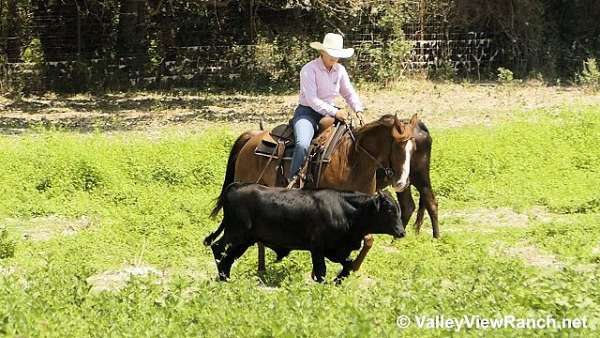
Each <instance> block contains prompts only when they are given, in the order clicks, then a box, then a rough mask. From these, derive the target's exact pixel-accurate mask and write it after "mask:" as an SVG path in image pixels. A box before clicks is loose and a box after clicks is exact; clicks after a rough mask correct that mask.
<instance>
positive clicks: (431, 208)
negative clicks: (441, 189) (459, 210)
mask: <svg viewBox="0 0 600 338" xmlns="http://www.w3.org/2000/svg"><path fill="white" fill-rule="evenodd" d="M419 176H420V177H419V179H417V180H415V182H414V184H415V186H416V187H417V189H418V190H419V195H420V196H419V211H418V212H417V219H416V221H415V228H420V227H421V224H422V223H423V214H424V213H425V209H427V213H428V214H429V218H430V219H431V228H432V230H433V237H434V238H440V228H439V224H438V202H437V200H436V199H435V195H434V194H433V190H432V189H431V181H430V180H429V175H419ZM423 176H425V177H423Z"/></svg>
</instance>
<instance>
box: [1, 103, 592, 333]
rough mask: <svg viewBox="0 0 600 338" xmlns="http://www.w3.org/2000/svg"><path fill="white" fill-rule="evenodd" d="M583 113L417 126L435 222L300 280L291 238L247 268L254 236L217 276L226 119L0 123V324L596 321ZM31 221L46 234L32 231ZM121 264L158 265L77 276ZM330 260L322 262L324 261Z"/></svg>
mask: <svg viewBox="0 0 600 338" xmlns="http://www.w3.org/2000/svg"><path fill="white" fill-rule="evenodd" d="M599 113H600V110H598V109H597V108H594V109H591V108H586V109H582V110H570V111H566V110H565V111H561V112H558V113H556V114H555V113H553V114H554V115H550V114H547V113H546V112H544V111H535V112H531V113H530V116H528V117H527V119H526V120H525V119H524V118H523V119H522V120H519V121H515V122H510V123H508V122H506V123H503V124H499V125H495V126H492V127H464V128H463V127H461V128H453V129H443V130H441V129H432V135H433V137H434V153H433V160H432V165H433V167H432V180H433V184H434V188H435V190H436V192H437V194H438V199H439V203H440V220H441V231H442V236H443V237H442V239H441V240H433V239H432V238H431V236H430V234H429V231H426V232H424V233H423V234H421V235H420V236H415V235H414V232H413V231H411V230H412V229H409V235H408V236H407V237H406V238H404V239H402V240H398V241H392V239H391V238H389V237H386V236H380V237H377V239H376V241H375V246H374V248H373V250H372V251H371V253H370V254H369V256H368V257H367V260H366V262H365V264H364V267H363V269H362V271H361V272H360V273H358V274H356V275H353V276H351V277H350V278H349V279H348V280H347V281H346V282H345V283H344V284H343V285H342V286H335V285H333V284H332V283H328V284H325V285H317V284H314V283H312V282H311V281H309V272H310V259H309V255H308V254H307V253H301V252H296V253H293V254H292V255H291V256H290V258H289V259H286V260H285V261H284V262H282V263H279V264H270V265H269V266H268V272H267V274H266V276H265V277H264V281H262V282H261V281H260V280H259V279H258V277H257V276H256V274H255V267H256V249H255V248H253V249H252V250H249V252H248V253H247V254H246V255H245V256H244V257H243V258H242V259H241V260H240V261H239V262H238V263H237V264H236V265H235V266H234V268H233V273H232V276H233V279H232V281H231V282H230V283H218V282H216V281H214V275H215V274H216V273H215V267H214V263H213V260H212V254H211V253H210V250H209V249H207V248H204V247H203V246H202V244H201V240H202V238H203V236H204V235H206V234H207V233H208V232H209V231H211V230H212V229H214V228H215V227H216V225H217V221H213V220H209V219H208V218H207V215H208V213H209V210H210V208H211V206H212V199H213V198H214V197H216V195H217V193H218V191H219V189H220V185H221V183H222V177H223V174H224V167H225V161H226V158H227V154H228V151H229V147H230V145H231V143H232V142H233V140H234V138H235V137H236V135H235V133H233V132H232V131H230V130H228V129H223V128H216V127H213V128H208V129H206V130H203V131H200V132H198V131H195V130H190V129H179V130H177V129H175V128H171V127H169V128H165V129H162V130H161V131H160V132H158V133H143V132H132V131H129V132H115V133H90V134H79V133H73V132H62V131H31V132H28V133H25V134H22V135H16V136H15V135H13V136H1V137H0V149H1V150H0V225H5V226H6V227H7V229H8V237H9V238H12V239H15V240H16V248H14V256H13V257H11V256H12V255H6V257H3V258H2V259H1V260H0V288H1V289H2V290H3V292H2V293H0V335H8V336H18V335H20V336H41V335H44V336H60V337H64V336H90V335H94V336H109V335H111V336H159V335H160V336H182V335H193V336H225V337H233V336H277V337H282V336H283V337H292V336H294V337H295V336H306V337H309V336H310V337H315V336H318V337H324V336H356V337H359V336H361V337H363V336H378V337H379V336H382V337H385V336H400V335H408V336H414V337H423V336H447V335H449V334H450V332H449V331H446V330H439V329H438V330H426V331H425V330H423V329H419V328H417V327H415V326H414V325H413V326H411V327H410V328H408V329H404V330H400V329H399V328H398V327H397V326H396V324H395V322H396V317H397V316H399V315H409V316H411V317H412V316H415V315H430V316H435V315H439V314H443V315H444V316H446V317H462V316H463V315H479V316H481V317H487V318H495V317H501V316H504V315H514V316H516V317H521V318H526V317H539V318H544V317H546V316H553V317H554V318H556V319H562V318H576V317H585V318H587V321H588V326H589V325H596V327H597V326H598V324H600V323H599V322H598V313H600V301H599V300H600V289H599V288H598V282H597V281H598V278H600V268H599V263H600V228H599V227H598V224H599V223H600V194H599V193H598V189H597V187H598V186H600V171H599V167H598V163H600V137H598V136H599V135H600V114H599ZM534 120H535V121H534ZM532 121H533V122H532ZM500 208H504V209H507V210H508V211H507V213H508V216H501V215H500V216H499V215H498V210H500ZM511 215H512V216H511ZM509 216H510V217H509ZM511 217H512V218H511ZM88 220H89V221H88ZM40 228H44V235H45V237H43V238H42V237H40V236H38V237H36V238H34V237H35V236H33V235H32V234H33V233H34V232H35V231H39V230H40ZM424 229H427V230H428V226H427V225H424ZM27 234H28V235H27ZM26 235H27V236H26ZM12 239H11V240H12ZM0 241H1V242H0V243H1V244H0V245H4V244H3V243H6V242H5V235H2V237H0ZM272 260H273V256H272V255H271V254H270V253H269V257H268V261H272ZM127 266H151V267H153V268H154V269H157V270H160V271H162V273H160V274H151V275H150V276H148V277H143V276H134V277H132V278H131V279H130V280H129V282H128V283H127V284H126V285H125V287H124V288H122V289H120V290H117V291H112V292H109V291H106V292H97V291H95V290H94V286H93V285H92V283H91V282H90V280H92V279H93V278H92V279H90V277H92V276H95V277H97V276H99V275H100V276H102V274H103V273H106V271H113V272H114V271H119V270H121V269H123V268H124V267H127ZM328 268H329V269H328V270H329V278H330V279H331V278H332V276H333V275H334V274H335V273H336V272H337V271H338V269H339V267H338V266H337V265H335V264H329V265H328ZM117 275H119V274H118V273H113V274H112V275H111V276H113V277H114V276H117ZM461 334H464V335H467V336H481V335H485V336H497V337H507V336H515V337H523V336H540V335H554V336H582V337H589V336H593V335H594V334H593V332H591V331H590V330H589V329H586V330H573V331H567V330H562V331H558V330H556V329H548V330H541V331H535V330H512V329H502V330H467V331H463V332H461Z"/></svg>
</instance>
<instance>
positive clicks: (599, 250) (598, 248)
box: [592, 243, 600, 256]
mask: <svg viewBox="0 0 600 338" xmlns="http://www.w3.org/2000/svg"><path fill="white" fill-rule="evenodd" d="M592 255H598V256H600V243H599V244H598V246H596V247H594V248H592Z"/></svg>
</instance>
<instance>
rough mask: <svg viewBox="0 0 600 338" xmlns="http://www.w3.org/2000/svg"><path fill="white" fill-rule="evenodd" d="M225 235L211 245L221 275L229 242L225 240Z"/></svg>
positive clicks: (218, 272)
mask: <svg viewBox="0 0 600 338" xmlns="http://www.w3.org/2000/svg"><path fill="white" fill-rule="evenodd" d="M225 236H226V235H225ZM225 236H223V237H221V238H220V239H219V240H217V241H216V242H214V243H213V244H212V245H211V246H210V248H211V250H212V252H213V256H214V257H215V263H216V265H217V274H218V276H219V277H220V276H222V275H223V274H222V264H221V262H222V261H223V258H224V257H225V247H226V246H227V245H228V244H229V241H226V240H225Z"/></svg>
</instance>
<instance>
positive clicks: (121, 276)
mask: <svg viewBox="0 0 600 338" xmlns="http://www.w3.org/2000/svg"><path fill="white" fill-rule="evenodd" d="M149 276H156V277H157V281H158V282H159V283H162V282H164V280H165V279H166V278H167V274H166V273H165V272H164V271H161V270H158V269H156V268H154V267H152V266H148V265H130V266H125V267H123V268H121V269H119V270H108V271H105V272H102V273H100V274H96V275H93V276H90V277H88V278H87V280H86V281H87V283H88V284H89V285H90V286H91V289H90V291H91V292H102V291H119V290H121V289H123V288H124V287H125V286H127V283H128V282H129V281H130V280H131V278H132V277H149Z"/></svg>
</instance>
